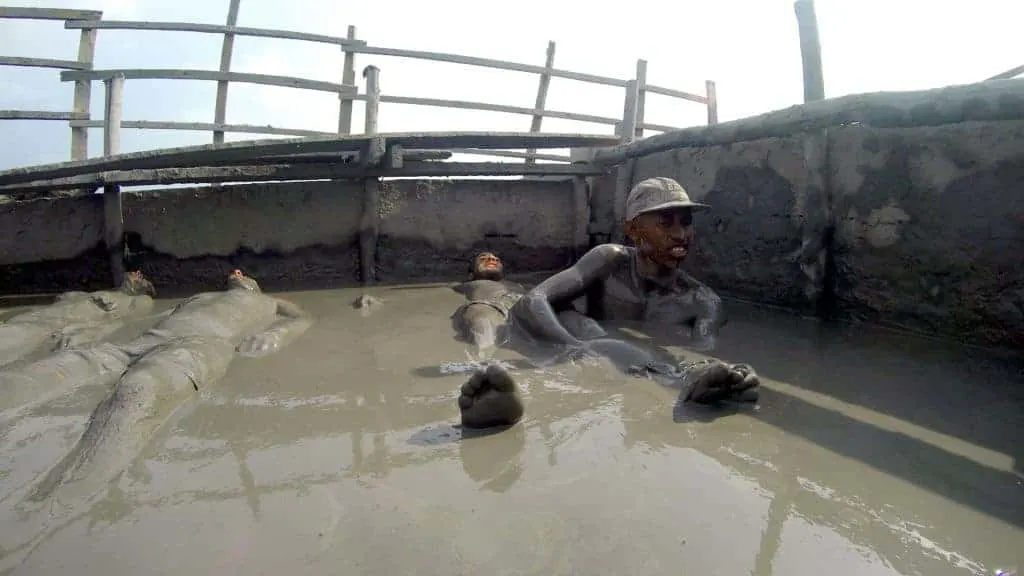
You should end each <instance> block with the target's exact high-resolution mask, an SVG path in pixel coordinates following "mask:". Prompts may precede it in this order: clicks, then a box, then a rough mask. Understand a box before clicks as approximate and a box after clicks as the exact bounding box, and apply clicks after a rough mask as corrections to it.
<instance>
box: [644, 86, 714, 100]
mask: <svg viewBox="0 0 1024 576" xmlns="http://www.w3.org/2000/svg"><path fill="white" fill-rule="evenodd" d="M647 91H648V92H651V93H654V94H661V95H662V96H671V97H673V98H679V99H680V100H689V101H690V102H696V103H697V104H707V99H706V98H705V97H704V96H698V95H697V94H690V93H689V92H683V91H681V90H673V89H671V88H663V87H661V86H655V85H654V84H648V85H647Z"/></svg>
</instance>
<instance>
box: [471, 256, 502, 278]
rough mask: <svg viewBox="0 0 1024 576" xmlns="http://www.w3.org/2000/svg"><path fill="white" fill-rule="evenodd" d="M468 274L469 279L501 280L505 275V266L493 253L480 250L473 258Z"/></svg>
mask: <svg viewBox="0 0 1024 576" xmlns="http://www.w3.org/2000/svg"><path fill="white" fill-rule="evenodd" d="M469 276H470V279H471V280H501V279H503V278H504V277H505V266H504V265H503V264H502V263H501V258H498V257H497V256H495V255H494V254H493V253H491V252H481V253H479V254H477V255H476V258H473V264H472V265H471V266H470V267H469Z"/></svg>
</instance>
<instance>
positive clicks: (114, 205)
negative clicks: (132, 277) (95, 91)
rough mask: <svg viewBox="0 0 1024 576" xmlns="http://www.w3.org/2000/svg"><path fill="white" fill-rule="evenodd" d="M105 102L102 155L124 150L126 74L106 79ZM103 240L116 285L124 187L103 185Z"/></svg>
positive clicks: (120, 276)
mask: <svg viewBox="0 0 1024 576" xmlns="http://www.w3.org/2000/svg"><path fill="white" fill-rule="evenodd" d="M103 83H104V84H105V85H106V104H105V106H104V110H103V155H104V156H113V155H115V154H118V153H120V151H121V110H122V104H123V102H124V76H123V75H121V74H118V75H116V76H114V77H113V78H109V79H107V80H104V81H103ZM103 222H104V230H103V240H104V243H105V244H106V246H107V257H108V258H109V261H110V277H111V280H112V281H113V284H114V286H115V287H117V286H120V285H121V283H122V282H123V281H124V215H123V212H122V210H121V187H120V186H118V185H116V184H108V185H106V186H104V187H103Z"/></svg>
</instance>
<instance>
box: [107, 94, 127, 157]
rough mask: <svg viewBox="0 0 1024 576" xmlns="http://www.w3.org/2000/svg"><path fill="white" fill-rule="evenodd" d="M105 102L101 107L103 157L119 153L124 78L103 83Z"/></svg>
mask: <svg viewBox="0 0 1024 576" xmlns="http://www.w3.org/2000/svg"><path fill="white" fill-rule="evenodd" d="M103 83H104V84H105V85H106V102H105V103H104V106H103V155H104V156H114V155H116V154H119V153H120V152H121V116H122V113H123V111H124V77H123V76H114V77H113V78H110V79H107V80H105V81H104V82H103Z"/></svg>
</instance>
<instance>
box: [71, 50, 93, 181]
mask: <svg viewBox="0 0 1024 576" xmlns="http://www.w3.org/2000/svg"><path fill="white" fill-rule="evenodd" d="M95 53H96V31H95V30H82V34H81V35H80V36H79V38H78V61H79V62H80V63H81V64H82V65H83V69H84V70H91V69H92V61H93V56H94V55H95ZM91 106H92V82H90V81H89V80H76V81H75V96H74V100H73V101H72V103H71V110H72V111H73V112H75V113H76V114H84V115H85V118H88V117H89V111H90V109H91V108H90V107H91ZM88 157H89V130H88V129H86V128H74V127H73V128H71V160H72V161H75V160H85V159H86V158H88Z"/></svg>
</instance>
